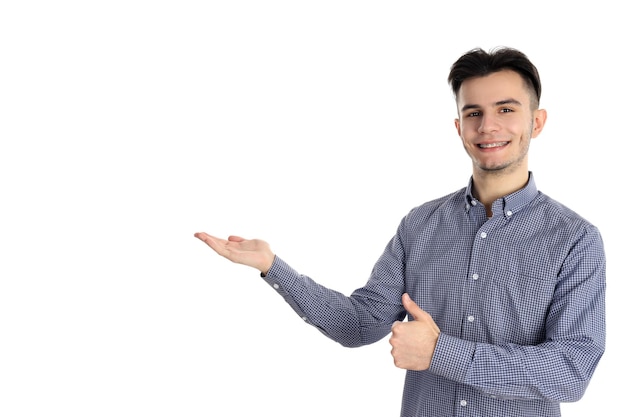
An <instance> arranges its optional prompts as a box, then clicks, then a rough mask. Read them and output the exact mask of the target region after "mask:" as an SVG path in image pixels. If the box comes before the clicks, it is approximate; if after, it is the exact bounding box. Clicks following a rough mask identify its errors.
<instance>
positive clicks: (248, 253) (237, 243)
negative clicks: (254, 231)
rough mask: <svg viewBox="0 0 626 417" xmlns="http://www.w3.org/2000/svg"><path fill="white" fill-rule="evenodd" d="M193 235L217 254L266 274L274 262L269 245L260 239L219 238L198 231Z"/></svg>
mask: <svg viewBox="0 0 626 417" xmlns="http://www.w3.org/2000/svg"><path fill="white" fill-rule="evenodd" d="M194 236H195V237H197V238H198V239H200V240H201V241H203V242H204V243H206V244H207V245H209V247H210V248H211V249H213V250H214V251H215V252H217V254H218V255H221V256H223V257H224V258H226V259H228V260H230V261H232V262H235V263H238V264H242V265H247V266H251V267H253V268H256V269H258V270H259V271H261V273H263V274H266V273H267V271H268V270H269V269H270V267H271V266H272V262H274V253H273V252H272V250H271V249H270V245H269V244H268V243H267V242H265V241H263V240H260V239H252V240H247V239H244V238H242V237H239V236H229V237H228V240H225V239H219V238H217V237H215V236H211V235H209V234H208V233H204V232H199V233H195V234H194Z"/></svg>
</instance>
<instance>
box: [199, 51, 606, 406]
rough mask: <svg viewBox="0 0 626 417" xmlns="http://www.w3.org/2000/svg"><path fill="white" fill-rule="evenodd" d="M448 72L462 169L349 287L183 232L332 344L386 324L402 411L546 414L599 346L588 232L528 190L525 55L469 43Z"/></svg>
mask: <svg viewBox="0 0 626 417" xmlns="http://www.w3.org/2000/svg"><path fill="white" fill-rule="evenodd" d="M448 81H449V83H450V86H451V88H452V91H453V93H454V96H455V99H456V104H457V109H458V118H457V119H456V120H455V126H456V129H457V132H458V134H459V137H460V138H461V142H462V144H463V146H464V148H465V150H466V152H467V154H468V155H469V157H470V159H471V161H472V176H471V178H470V180H469V182H468V184H467V186H466V187H464V188H462V189H460V190H458V191H456V192H453V193H451V194H448V195H446V196H444V197H441V198H439V199H436V200H433V201H430V202H427V203H425V204H423V205H421V206H419V207H416V208H414V209H413V210H411V211H410V212H409V213H408V214H407V215H406V216H405V217H404V218H403V219H402V220H401V222H400V224H399V226H398V229H397V232H396V234H395V236H394V237H393V238H392V239H391V240H390V241H389V243H388V245H387V247H386V248H385V250H384V252H383V254H382V255H381V257H380V258H379V260H378V261H377V262H376V264H375V265H374V268H373V270H372V273H371V276H370V278H369V280H368V281H367V283H366V284H365V285H364V286H363V287H362V288H359V289H357V290H355V291H354V292H353V293H352V294H351V295H350V296H349V297H348V296H345V295H343V294H341V293H338V292H336V291H333V290H330V289H328V288H325V287H323V286H321V285H319V284H317V283H316V282H315V281H313V280H312V279H311V278H309V277H307V276H305V275H301V274H299V273H298V272H296V271H295V270H294V269H293V268H291V267H290V266H289V265H288V264H287V263H286V262H285V261H284V260H283V259H281V258H280V257H278V256H276V255H275V254H274V253H273V252H272V251H271V249H270V246H269V245H268V243H266V242H264V241H262V240H258V239H254V240H247V239H244V238H241V237H237V236H231V237H229V238H228V239H227V240H224V239H219V238H216V237H214V236H211V235H208V234H206V233H196V235H195V236H196V237H197V238H199V239H201V240H202V241H204V242H205V243H206V244H208V245H209V246H210V247H211V248H212V249H213V250H214V251H215V252H217V253H218V254H219V255H222V256H224V257H225V258H227V259H229V260H231V261H233V262H236V263H240V264H244V265H248V266H251V267H253V268H256V269H258V270H259V271H260V272H261V276H262V277H263V278H264V279H265V280H266V281H267V282H268V283H269V284H270V285H272V286H273V287H274V288H275V289H276V291H277V292H278V293H279V294H280V295H282V296H283V297H284V299H285V300H286V301H287V302H288V303H289V305H290V306H291V307H292V308H293V309H294V310H295V311H296V312H297V313H298V314H299V315H300V316H302V317H303V318H305V319H306V320H307V322H308V323H310V324H312V325H314V326H316V327H317V328H318V329H319V330H320V331H322V332H323V333H324V334H325V335H327V336H328V337H330V338H332V339H333V340H335V341H337V342H339V343H341V344H342V345H344V346H350V347H356V346H362V345H366V344H370V343H374V342H376V341H378V340H380V339H382V338H383V337H385V336H387V335H388V334H389V333H390V332H391V337H390V339H389V343H390V344H391V346H392V349H391V354H392V356H393V360H394V363H395V365H396V366H398V367H400V368H403V369H406V370H407V373H406V381H405V388H404V395H403V401H402V416H403V417H405V416H406V417H408V416H411V417H414V416H428V417H441V416H465V415H467V416H470V415H471V416H478V415H480V416H494V417H496V416H497V417H504V416H524V417H531V416H542V417H546V416H559V415H560V406H559V403H561V402H569V401H577V400H579V399H580V398H581V397H582V395H583V394H584V392H585V390H586V387H587V385H588V383H589V381H590V379H591V377H592V375H593V373H594V370H595V368H596V366H597V364H598V361H599V360H600V358H601V357H602V355H603V353H604V348H605V282H606V281H605V255H604V248H603V243H602V238H601V235H600V233H599V231H598V230H597V228H596V227H595V226H594V225H592V224H590V223H589V222H588V221H586V220H585V219H583V218H582V217H580V216H579V215H577V214H576V213H575V212H574V211H572V210H570V209H569V208H567V207H565V206H563V205H562V204H560V203H558V202H557V201H555V200H553V199H551V198H550V197H548V196H547V195H545V194H543V193H541V192H540V191H538V189H537V187H536V184H535V178H534V177H533V174H532V172H530V171H529V170H528V150H529V146H530V142H531V139H532V138H535V137H537V136H538V135H539V134H540V133H541V131H542V129H543V127H544V125H545V123H546V118H547V114H546V111H545V110H543V109H540V108H539V102H540V98H541V82H540V78H539V74H538V72H537V70H536V68H535V66H534V65H533V64H532V63H531V62H530V61H529V60H528V58H527V57H526V55H524V54H523V53H521V52H520V51H517V50H515V49H511V48H499V49H495V50H493V51H491V52H486V51H484V50H482V49H475V50H471V51H469V52H467V53H466V54H464V55H463V56H461V57H460V58H459V59H458V60H457V61H456V62H455V63H454V64H453V65H452V68H451V71H450V74H449V77H448ZM407 316H408V321H406V322H405V321H403V320H404V318H405V317H407Z"/></svg>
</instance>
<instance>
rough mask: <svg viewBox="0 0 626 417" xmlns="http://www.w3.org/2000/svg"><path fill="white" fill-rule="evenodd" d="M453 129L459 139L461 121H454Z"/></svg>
mask: <svg viewBox="0 0 626 417" xmlns="http://www.w3.org/2000/svg"><path fill="white" fill-rule="evenodd" d="M454 127H456V133H458V135H459V137H461V121H460V120H459V119H454Z"/></svg>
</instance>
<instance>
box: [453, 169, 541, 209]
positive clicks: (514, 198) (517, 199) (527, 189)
mask: <svg viewBox="0 0 626 417" xmlns="http://www.w3.org/2000/svg"><path fill="white" fill-rule="evenodd" d="M538 193H539V191H538V190H537V185H536V184H535V177H534V176H533V173H532V172H530V171H529V172H528V182H527V183H526V185H525V186H524V188H522V189H520V190H517V191H515V192H513V193H511V194H508V195H505V196H504V197H501V198H499V199H497V200H496V201H494V202H493V204H492V205H491V211H492V212H493V214H494V216H497V215H503V216H506V217H511V216H513V215H514V214H515V213H517V212H519V211H520V210H521V209H522V208H523V207H524V206H525V205H527V204H528V203H530V202H531V201H532V200H533V199H534V198H535V197H536V196H537V194H538ZM465 200H466V204H465V211H469V210H470V209H471V208H472V207H474V206H476V205H478V200H477V199H476V198H474V196H473V195H472V178H470V180H469V182H468V184H467V187H466V188H465Z"/></svg>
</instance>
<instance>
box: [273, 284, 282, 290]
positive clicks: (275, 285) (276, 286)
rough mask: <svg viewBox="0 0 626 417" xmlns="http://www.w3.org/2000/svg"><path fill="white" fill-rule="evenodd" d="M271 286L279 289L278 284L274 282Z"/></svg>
mask: <svg viewBox="0 0 626 417" xmlns="http://www.w3.org/2000/svg"><path fill="white" fill-rule="evenodd" d="M272 287H274V289H275V290H277V289H279V288H280V285H278V284H274V285H272Z"/></svg>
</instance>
